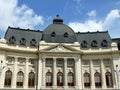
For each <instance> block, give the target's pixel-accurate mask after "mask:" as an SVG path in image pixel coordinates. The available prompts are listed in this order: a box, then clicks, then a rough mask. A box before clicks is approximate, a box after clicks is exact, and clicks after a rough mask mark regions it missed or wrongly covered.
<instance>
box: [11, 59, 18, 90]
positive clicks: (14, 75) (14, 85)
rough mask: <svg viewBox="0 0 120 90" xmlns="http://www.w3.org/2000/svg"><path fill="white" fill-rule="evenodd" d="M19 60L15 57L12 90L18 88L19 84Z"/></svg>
mask: <svg viewBox="0 0 120 90" xmlns="http://www.w3.org/2000/svg"><path fill="white" fill-rule="evenodd" d="M17 60H18V57H15V64H14V71H13V78H12V88H16V86H17V85H16V83H17V73H18V71H17V64H18V63H17Z"/></svg>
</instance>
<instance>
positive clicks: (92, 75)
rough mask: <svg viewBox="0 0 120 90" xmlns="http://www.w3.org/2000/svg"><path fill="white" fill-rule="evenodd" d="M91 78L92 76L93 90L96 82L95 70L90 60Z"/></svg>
mask: <svg viewBox="0 0 120 90" xmlns="http://www.w3.org/2000/svg"><path fill="white" fill-rule="evenodd" d="M90 76H91V79H90V80H91V89H95V80H94V68H93V62H92V60H91V59H90Z"/></svg>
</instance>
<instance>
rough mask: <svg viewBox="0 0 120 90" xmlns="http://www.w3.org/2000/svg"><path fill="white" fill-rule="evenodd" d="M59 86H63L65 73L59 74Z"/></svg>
mask: <svg viewBox="0 0 120 90" xmlns="http://www.w3.org/2000/svg"><path fill="white" fill-rule="evenodd" d="M57 86H63V73H62V72H58V73H57Z"/></svg>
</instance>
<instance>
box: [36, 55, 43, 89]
mask: <svg viewBox="0 0 120 90" xmlns="http://www.w3.org/2000/svg"><path fill="white" fill-rule="evenodd" d="M39 56H40V55H39ZM41 66H42V59H41V58H39V60H38V83H37V84H38V87H37V90H39V89H41V86H42V67H41ZM36 80H37V79H36Z"/></svg>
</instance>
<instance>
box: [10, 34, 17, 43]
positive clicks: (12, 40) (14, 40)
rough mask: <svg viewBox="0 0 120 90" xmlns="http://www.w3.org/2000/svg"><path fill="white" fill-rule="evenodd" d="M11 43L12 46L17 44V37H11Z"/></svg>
mask: <svg viewBox="0 0 120 90" xmlns="http://www.w3.org/2000/svg"><path fill="white" fill-rule="evenodd" d="M9 42H10V43H11V44H15V42H16V39H15V37H14V36H12V37H10V39H9Z"/></svg>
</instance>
